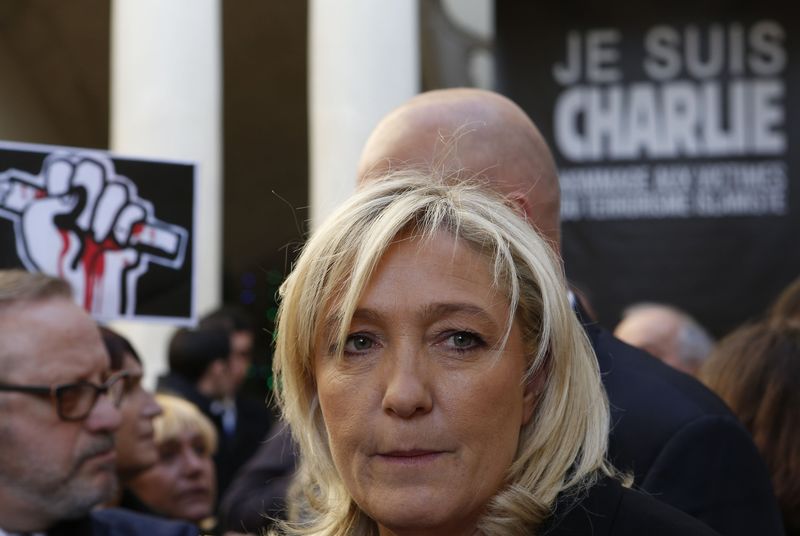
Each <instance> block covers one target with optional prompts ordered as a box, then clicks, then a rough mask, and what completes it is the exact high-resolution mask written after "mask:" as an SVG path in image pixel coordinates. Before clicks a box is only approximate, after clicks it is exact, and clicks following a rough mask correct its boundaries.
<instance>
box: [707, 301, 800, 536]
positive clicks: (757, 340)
mask: <svg viewBox="0 0 800 536" xmlns="http://www.w3.org/2000/svg"><path fill="white" fill-rule="evenodd" d="M700 379H701V380H702V381H703V382H705V384H706V385H708V386H709V387H710V388H711V389H712V390H714V391H715V392H716V393H717V394H718V395H719V396H721V397H722V399H723V400H724V401H725V402H726V403H727V404H728V406H730V408H731V409H732V410H733V412H734V413H735V414H736V415H737V416H738V417H739V419H741V421H742V422H743V423H744V425H745V426H746V427H747V429H748V430H750V433H751V434H752V435H753V439H754V440H755V443H756V445H757V446H758V449H759V451H760V452H761V455H762V456H763V457H764V459H765V460H766V462H767V467H768V468H769V472H770V474H771V476H772V485H773V487H774V488H775V494H776V495H777V497H778V503H779V504H780V506H781V511H782V512H783V520H784V523H785V526H786V532H787V535H788V536H800V322H798V321H797V320H796V319H791V318H787V319H784V320H783V321H780V320H779V319H778V318H776V317H775V316H772V317H771V318H768V319H766V320H763V321H761V322H758V323H756V324H751V325H746V326H743V327H741V328H739V329H737V330H735V331H734V332H732V333H731V334H729V335H728V336H726V337H725V338H723V339H722V340H721V341H720V342H719V344H718V345H717V348H716V349H715V350H714V352H712V354H711V357H710V358H709V359H708V361H707V362H706V363H705V365H703V368H702V369H701V372H700Z"/></svg>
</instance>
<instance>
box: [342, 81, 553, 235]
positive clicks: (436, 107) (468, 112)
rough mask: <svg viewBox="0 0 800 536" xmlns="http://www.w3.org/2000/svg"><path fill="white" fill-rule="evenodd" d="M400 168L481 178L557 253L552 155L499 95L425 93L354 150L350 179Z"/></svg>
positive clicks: (525, 118) (523, 116) (363, 179)
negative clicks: (357, 157) (515, 205)
mask: <svg viewBox="0 0 800 536" xmlns="http://www.w3.org/2000/svg"><path fill="white" fill-rule="evenodd" d="M408 168H414V169H421V170H424V171H434V172H436V173H441V174H452V173H459V174H461V175H464V176H477V177H482V178H485V179H487V180H488V181H489V182H490V183H491V184H492V185H493V187H495V188H496V189H497V190H498V191H499V192H501V193H502V194H505V195H508V196H510V197H512V198H513V199H515V200H516V201H518V202H519V203H520V204H521V206H522V207H523V209H524V210H525V213H526V215H527V216H528V218H529V219H530V221H531V222H532V223H533V224H534V225H535V226H536V228H537V229H538V230H539V231H540V232H541V233H542V234H544V235H545V236H546V237H547V238H548V239H550V241H551V242H552V243H553V245H554V247H556V248H558V242H559V230H560V216H559V210H560V195H559V189H558V173H557V171H556V167H555V163H554V162H553V156H552V154H551V153H550V149H549V148H548V147H547V143H546V142H545V141H544V138H542V135H541V134H540V133H539V130H538V129H537V128H536V126H535V125H534V124H533V122H532V121H531V120H530V118H528V116H527V115H526V114H525V112H523V111H522V109H521V108H520V107H519V106H517V105H516V104H514V103H513V102H512V101H510V100H509V99H507V98H505V97H503V96H502V95H499V94H497V93H493V92H491V91H485V90H479V89H443V90H437V91H429V92H427V93H422V94H421V95H417V96H416V97H414V98H413V99H411V100H410V101H408V102H407V103H405V104H404V105H402V106H401V107H399V108H397V109H396V110H394V111H393V112H391V113H390V114H389V115H387V116H386V117H385V118H383V120H382V121H381V122H380V123H379V124H378V126H377V127H376V128H375V130H374V131H373V132H372V135H371V136H370V137H369V139H368V140H367V143H366V145H365V147H364V150H363V152H362V153H361V161H360V163H359V168H358V181H359V183H363V182H366V181H369V180H370V179H373V178H376V177H380V176H381V175H384V174H386V173H388V172H391V171H397V170H401V169H408Z"/></svg>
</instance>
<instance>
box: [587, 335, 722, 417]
mask: <svg viewBox="0 0 800 536" xmlns="http://www.w3.org/2000/svg"><path fill="white" fill-rule="evenodd" d="M585 327H586V329H587V331H588V333H589V334H590V340H591V342H592V347H593V349H594V351H595V354H596V355H597V361H598V364H599V366H600V372H601V375H602V379H603V384H604V385H605V387H606V390H607V391H608V394H609V398H610V402H611V405H612V410H613V408H614V407H615V406H617V407H621V408H622V410H623V411H624V412H626V413H631V412H636V411H648V410H649V409H653V410H657V411H658V413H659V415H661V418H660V421H662V422H665V423H670V424H672V425H673V426H680V425H681V424H683V423H686V422H690V421H692V420H694V419H696V418H700V417H704V416H709V415H714V416H719V417H723V418H734V417H733V414H732V413H731V412H730V410H729V409H728V407H727V406H726V405H725V403H724V402H723V401H722V400H721V399H720V398H719V397H718V396H717V395H716V394H714V393H713V392H712V391H711V390H710V389H708V388H707V387H706V386H705V385H703V384H702V383H700V382H699V381H698V380H697V379H695V378H693V377H691V376H689V375H688V374H684V373H682V372H680V371H677V370H675V369H673V368H672V367H670V366H668V365H666V364H664V363H663V362H662V361H660V360H659V359H656V358H655V357H653V356H651V355H649V354H648V353H646V352H645V351H643V350H640V349H639V348H635V347H633V346H630V345H628V344H626V343H624V342H622V341H621V340H619V339H617V338H616V337H614V335H612V334H611V332H609V331H608V330H606V329H605V328H602V327H600V326H598V325H585Z"/></svg>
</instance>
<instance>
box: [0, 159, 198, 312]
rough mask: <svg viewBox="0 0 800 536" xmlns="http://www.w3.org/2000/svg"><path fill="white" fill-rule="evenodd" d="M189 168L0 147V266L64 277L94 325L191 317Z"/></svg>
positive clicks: (192, 181)
mask: <svg viewBox="0 0 800 536" xmlns="http://www.w3.org/2000/svg"><path fill="white" fill-rule="evenodd" d="M194 198H195V165H194V164H188V163H175V162H164V161H146V160H138V159H132V158H125V157H121V156H117V155H111V154H108V153H106V152H102V151H94V150H86V149H76V148H68V147H50V146H41V145H24V144H17V143H0V269H1V268H24V269H27V270H29V271H39V272H44V273H48V274H51V275H54V276H58V277H61V278H63V279H66V280H67V281H68V282H69V283H70V284H71V285H72V288H73V291H74V294H75V299H76V301H78V303H80V304H81V305H83V306H84V307H85V308H86V309H87V310H88V311H89V312H91V313H92V315H93V316H94V317H95V318H97V319H98V320H104V321H107V320H114V319H120V318H124V319H138V320H153V321H169V322H171V323H177V324H186V323H191V322H193V321H194V307H193V271H194V263H193V246H192V242H193V236H194V225H193V219H194Z"/></svg>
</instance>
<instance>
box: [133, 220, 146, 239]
mask: <svg viewBox="0 0 800 536" xmlns="http://www.w3.org/2000/svg"><path fill="white" fill-rule="evenodd" d="M143 231H144V223H142V222H139V223H134V224H133V228H131V235H132V236H139V235H140V234H142V232H143Z"/></svg>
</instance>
